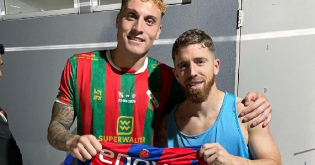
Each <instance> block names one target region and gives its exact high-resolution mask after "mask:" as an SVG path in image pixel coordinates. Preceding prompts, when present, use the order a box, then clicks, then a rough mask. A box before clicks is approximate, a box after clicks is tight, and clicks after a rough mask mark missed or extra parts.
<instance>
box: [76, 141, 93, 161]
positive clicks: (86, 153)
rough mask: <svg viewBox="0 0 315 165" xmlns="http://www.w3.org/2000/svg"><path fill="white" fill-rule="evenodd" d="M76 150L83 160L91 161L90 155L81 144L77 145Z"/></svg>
mask: <svg viewBox="0 0 315 165" xmlns="http://www.w3.org/2000/svg"><path fill="white" fill-rule="evenodd" d="M78 149H79V151H80V154H81V155H82V157H83V159H92V156H91V154H90V153H89V152H88V151H87V149H86V148H85V147H84V146H83V145H82V144H81V143H79V144H78Z"/></svg>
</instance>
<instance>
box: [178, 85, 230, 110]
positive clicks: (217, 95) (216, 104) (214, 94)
mask: <svg viewBox="0 0 315 165" xmlns="http://www.w3.org/2000/svg"><path fill="white" fill-rule="evenodd" d="M223 99H224V92H222V91H220V90H218V89H217V88H216V85H215V84H214V85H213V87H212V89H211V91H210V93H209V96H208V98H207V100H205V101H204V102H202V103H194V102H191V101H190V100H189V99H186V100H185V102H184V104H185V106H186V108H185V109H189V111H188V110H186V111H185V112H186V113H190V115H191V116H208V115H209V114H210V115H213V114H215V113H216V112H217V113H218V112H220V109H221V106H222V103H223Z"/></svg>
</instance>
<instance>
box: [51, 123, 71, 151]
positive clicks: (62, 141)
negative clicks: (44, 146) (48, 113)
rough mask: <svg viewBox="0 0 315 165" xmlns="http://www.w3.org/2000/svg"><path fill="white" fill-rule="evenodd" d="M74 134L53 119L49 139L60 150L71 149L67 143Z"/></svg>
mask: <svg viewBox="0 0 315 165" xmlns="http://www.w3.org/2000/svg"><path fill="white" fill-rule="evenodd" d="M74 136H75V135H73V134H71V133H70V132H69V131H68V130H67V129H65V127H64V126H63V125H62V124H61V123H59V122H57V121H52V122H51V123H50V125H49V127H48V134H47V140H48V142H49V144H50V145H52V146H53V147H54V148H56V149H58V150H63V151H69V147H67V145H66V144H67V142H68V141H69V140H70V139H72V138H73V137H74Z"/></svg>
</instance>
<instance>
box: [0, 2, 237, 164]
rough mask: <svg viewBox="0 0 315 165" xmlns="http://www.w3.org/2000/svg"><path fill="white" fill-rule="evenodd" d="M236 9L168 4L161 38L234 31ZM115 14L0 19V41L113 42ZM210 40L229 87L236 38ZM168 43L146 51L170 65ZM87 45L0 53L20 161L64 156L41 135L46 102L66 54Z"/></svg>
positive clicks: (4, 100) (0, 95) (1, 87)
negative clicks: (191, 32) (194, 30)
mask: <svg viewBox="0 0 315 165" xmlns="http://www.w3.org/2000/svg"><path fill="white" fill-rule="evenodd" d="M237 9H238V2H237V1H234V0H225V1H219V0H192V3H191V4H187V5H180V6H170V7H169V8H168V9H167V13H166V15H165V16H164V20H163V28H162V34H161V35H160V39H169V38H177V37H178V36H179V35H180V34H181V33H182V32H184V31H186V30H188V29H190V28H200V29H203V30H204V31H206V32H207V33H208V34H210V35H211V36H212V37H222V36H236V34H237V33H236V32H237V31H236V17H237ZM116 14H117V11H106V12H97V13H89V14H80V15H65V16H54V17H44V18H35V19H27V20H13V21H2V22H0V43H2V44H4V45H5V46H6V47H8V48H12V47H31V46H49V45H68V44H86V43H100V42H113V41H116V29H115V26H114V25H115V24H114V23H115V17H116ZM215 41H216V40H215ZM215 44H216V50H217V51H216V54H217V56H218V58H220V59H221V70H220V74H219V76H218V78H217V82H218V86H219V88H220V89H222V90H224V91H228V92H230V93H234V83H235V54H236V42H235V41H223V42H222V41H220V42H216V43H215ZM171 47H172V45H156V46H154V47H153V48H152V49H151V51H150V53H149V54H150V55H149V56H151V57H154V58H156V59H159V60H161V61H162V62H165V63H166V64H169V65H171V66H172V61H171V56H170V55H171ZM99 49H102V48H99ZM90 50H92V49H91V48H82V49H68V50H64V49H61V50H36V51H11V52H7V53H6V54H5V55H4V56H3V60H4V65H3V66H2V67H1V69H2V71H3V77H2V78H1V80H0V105H1V107H2V108H3V109H5V110H6V112H7V113H8V115H9V122H10V127H11V131H12V132H13V134H14V136H15V138H16V141H17V143H18V145H19V146H20V148H21V151H22V155H23V159H24V164H26V165H34V164H46V165H55V164H60V163H61V162H62V161H63V159H64V158H65V156H66V153H65V152H61V151H58V150H56V149H54V148H52V147H51V146H50V145H49V144H48V142H47V140H46V134H47V126H48V124H49V121H50V115H51V107H52V105H53V102H54V100H55V96H56V95H57V92H58V86H59V81H60V76H61V72H62V69H63V66H64V64H65V62H66V60H67V58H68V57H70V56H71V55H73V54H75V53H79V52H86V51H90Z"/></svg>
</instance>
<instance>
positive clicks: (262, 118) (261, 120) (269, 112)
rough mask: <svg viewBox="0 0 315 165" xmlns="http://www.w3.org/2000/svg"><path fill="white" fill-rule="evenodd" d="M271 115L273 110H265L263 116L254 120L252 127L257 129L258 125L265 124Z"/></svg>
mask: <svg viewBox="0 0 315 165" xmlns="http://www.w3.org/2000/svg"><path fill="white" fill-rule="evenodd" d="M270 114H271V108H270V107H269V108H267V109H265V110H264V111H263V112H262V113H261V114H258V115H260V116H259V117H258V118H256V119H255V120H254V122H253V123H252V124H251V127H256V126H257V125H259V124H261V123H263V122H265V121H266V120H267V119H268V117H269V115H270Z"/></svg>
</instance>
